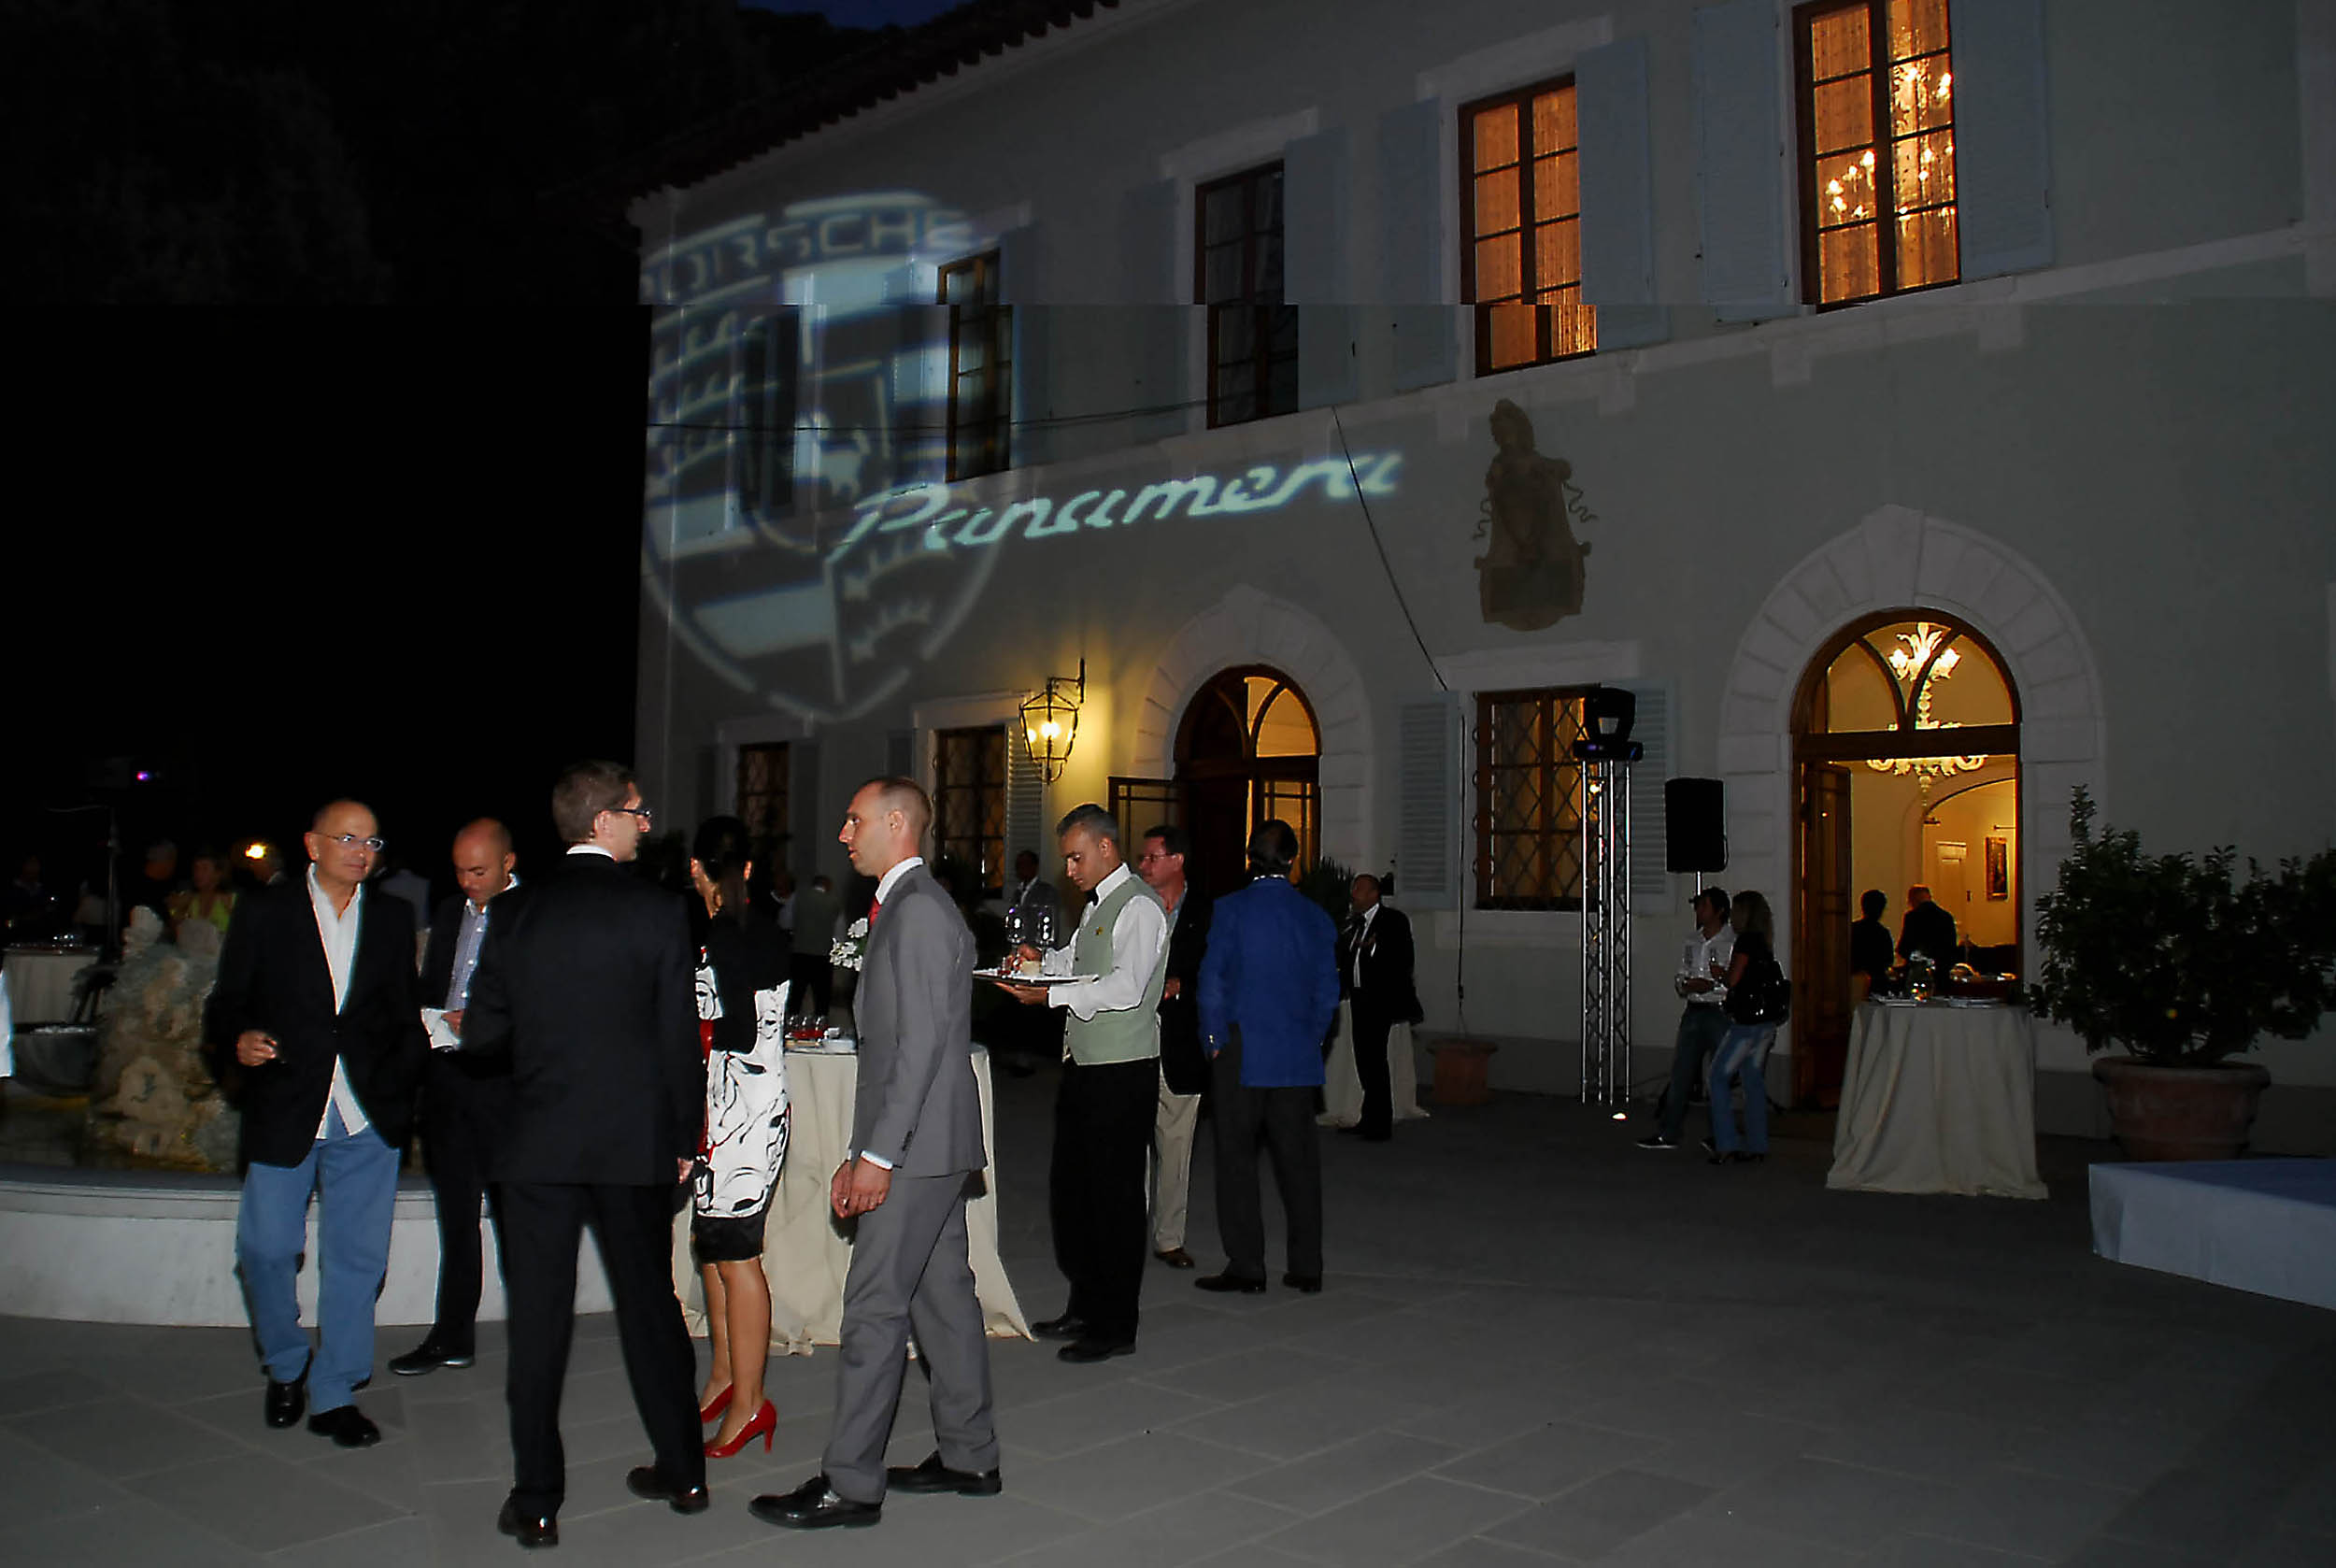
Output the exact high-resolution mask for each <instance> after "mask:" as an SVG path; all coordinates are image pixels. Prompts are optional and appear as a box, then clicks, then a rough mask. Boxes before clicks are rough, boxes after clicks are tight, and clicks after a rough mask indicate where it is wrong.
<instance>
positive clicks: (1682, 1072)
mask: <svg viewBox="0 0 2336 1568" xmlns="http://www.w3.org/2000/svg"><path fill="white" fill-rule="evenodd" d="M1728 1027H1729V1025H1728V1015H1727V1014H1726V1013H1723V1012H1721V1011H1720V1010H1719V1007H1718V1006H1717V1005H1716V1004H1704V1003H1689V1004H1688V1006H1687V1008H1686V1009H1685V1010H1684V1011H1683V1012H1681V1013H1680V1015H1679V1034H1678V1038H1677V1040H1676V1042H1675V1043H1674V1045H1673V1046H1672V1048H1671V1088H1670V1089H1669V1090H1666V1091H1665V1092H1664V1095H1663V1118H1662V1128H1661V1131H1662V1135H1663V1136H1664V1137H1666V1138H1672V1139H1676V1138H1677V1137H1678V1136H1679V1130H1680V1129H1681V1128H1682V1127H1684V1126H1686V1125H1687V1119H1688V1101H1689V1100H1691V1099H1693V1098H1694V1097H1695V1080H1696V1079H1697V1078H1700V1077H1702V1076H1703V1058H1704V1057H1705V1056H1707V1055H1709V1054H1711V1053H1712V1052H1714V1051H1716V1050H1717V1049H1718V1048H1719V1042H1720V1041H1721V1039H1722V1038H1724V1037H1725V1036H1726V1035H1727V1033H1728Z"/></svg>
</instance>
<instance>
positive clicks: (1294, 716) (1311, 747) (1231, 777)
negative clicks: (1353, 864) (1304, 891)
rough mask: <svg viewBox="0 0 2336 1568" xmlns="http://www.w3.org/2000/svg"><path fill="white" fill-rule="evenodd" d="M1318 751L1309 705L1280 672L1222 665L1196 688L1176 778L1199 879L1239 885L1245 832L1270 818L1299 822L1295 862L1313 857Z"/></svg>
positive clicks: (1181, 735)
mask: <svg viewBox="0 0 2336 1568" xmlns="http://www.w3.org/2000/svg"><path fill="white" fill-rule="evenodd" d="M1321 754H1322V736H1321V730H1320V728H1319V726H1318V725H1317V724H1316V722H1315V718H1314V708H1313V706H1312V705H1311V704H1309V703H1308V702H1307V701H1306V698H1305V693H1304V692H1303V691H1299V690H1298V688H1297V686H1296V685H1294V684H1293V683H1292V682H1291V681H1290V678H1289V677H1288V676H1286V675H1283V674H1282V673H1281V672H1280V671H1279V670H1275V669H1269V668H1266V667H1264V666H1261V665H1251V666H1248V667H1246V668H1240V669H1231V670H1227V671H1225V672H1224V673H1223V674H1221V675H1218V677H1215V678H1214V679H1212V680H1210V681H1209V683H1208V684H1207V685H1205V686H1204V687H1202V688H1201V689H1200V691H1197V692H1195V693H1193V697H1192V701H1191V703H1190V704H1189V705H1188V706H1186V708H1185V711H1184V720H1183V722H1182V723H1181V724H1179V725H1178V726H1177V730H1176V781H1177V783H1178V784H1179V785H1180V786H1181V787H1182V792H1183V794H1184V797H1185V799H1186V801H1187V802H1188V803H1189V812H1190V815H1189V818H1188V820H1187V828H1188V830H1189V832H1190V834H1192V853H1193V858H1194V859H1195V860H1197V861H1199V862H1201V864H1200V867H1199V868H1198V869H1199V870H1200V871H1201V873H1202V875H1203V876H1204V878H1205V880H1204V884H1203V885H1204V886H1205V887H1207V888H1208V889H1209V890H1210V891H1212V892H1225V891H1232V889H1234V888H1237V887H1239V886H1240V885H1241V876H1242V868H1243V858H1242V852H1243V848H1244V847H1245V846H1246V844H1247V842H1248V837H1249V830H1250V829H1252V828H1254V827H1256V826H1257V825H1258V824H1259V823H1260V822H1262V821H1264V820H1267V819H1268V818H1273V817H1278V818H1280V819H1281V820H1283V821H1285V822H1288V823H1289V825H1290V826H1291V827H1292V828H1294V829H1296V830H1297V834H1298V856H1299V862H1300V863H1301V864H1307V865H1310V864H1312V863H1313V862H1314V860H1315V858H1316V857H1317V856H1318V854H1319V853H1320V848H1321V845H1320V838H1321V817H1322V791H1321Z"/></svg>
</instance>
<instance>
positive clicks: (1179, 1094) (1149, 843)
mask: <svg viewBox="0 0 2336 1568" xmlns="http://www.w3.org/2000/svg"><path fill="white" fill-rule="evenodd" d="M1190 848H1191V841H1190V840H1189V839H1188V838H1187V837H1186V836H1185V832H1184V830H1183V829H1182V828H1180V827H1177V826H1176V825H1175V824H1174V823H1172V822H1163V823H1161V825H1159V826H1158V827H1155V828H1149V829H1147V830H1146V831H1145V834H1144V848H1143V851H1142V852H1141V853H1140V854H1138V855H1137V856H1136V859H1135V874H1136V875H1137V876H1139V877H1143V878H1144V883H1145V885H1146V886H1147V887H1148V888H1150V889H1151V890H1152V891H1154V892H1156V893H1158V894H1159V895H1160V902H1161V905H1162V906H1163V907H1165V908H1166V909H1167V911H1168V977H1167V978H1166V979H1165V980H1163V981H1161V988H1160V1102H1159V1104H1158V1105H1157V1106H1155V1107H1154V1110H1153V1114H1152V1256H1153V1257H1155V1258H1157V1259H1159V1260H1160V1261H1161V1262H1163V1263H1166V1264H1167V1265H1168V1266H1169V1267H1170V1268H1172V1269H1189V1268H1190V1267H1192V1254H1191V1253H1189V1252H1188V1251H1186V1250H1185V1248H1184V1221H1185V1215H1186V1211H1187V1209H1188V1208H1189V1200H1190V1194H1191V1190H1192V1140H1193V1136H1194V1134H1195V1133H1198V1132H1199V1131H1200V1126H1201V1094H1202V1091H1203V1090H1206V1089H1207V1088H1208V1055H1207V1053H1206V1052H1204V1051H1203V1050H1202V1049H1201V1005H1200V994H1201V989H1200V988H1201V960H1202V958H1203V957H1204V956H1205V955H1206V954H1207V952H1208V916H1209V901H1208V895H1207V894H1206V893H1204V892H1203V891H1200V889H1198V888H1196V887H1194V886H1192V884H1191V883H1190V882H1189V881H1187V880H1186V879H1185V875H1184V868H1185V856H1186V853H1187V851H1188V850H1189V849H1190Z"/></svg>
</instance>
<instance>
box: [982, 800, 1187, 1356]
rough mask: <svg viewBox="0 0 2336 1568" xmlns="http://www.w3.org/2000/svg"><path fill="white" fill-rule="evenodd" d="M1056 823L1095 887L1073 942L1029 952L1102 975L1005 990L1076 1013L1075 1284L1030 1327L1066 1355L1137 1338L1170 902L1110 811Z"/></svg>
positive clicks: (1071, 1049)
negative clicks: (1150, 881) (1134, 859)
mask: <svg viewBox="0 0 2336 1568" xmlns="http://www.w3.org/2000/svg"><path fill="white" fill-rule="evenodd" d="M1056 832H1057V834H1058V835H1059V837H1060V840H1061V846H1062V865H1063V870H1064V872H1065V873H1066V874H1067V875H1068V876H1069V877H1070V878H1071V882H1072V885H1073V886H1075V887H1076V888H1077V889H1078V890H1079V891H1081V892H1083V893H1085V894H1087V905H1086V907H1085V908H1084V909H1082V910H1080V911H1079V919H1078V924H1077V927H1076V929H1075V932H1074V933H1073V934H1072V938H1071V942H1070V945H1069V946H1068V947H1065V948H1057V949H1056V950H1055V951H1053V952H1050V953H1046V954H1043V955H1038V954H1037V949H1036V948H1028V947H1026V948H1023V951H1024V952H1025V953H1026V954H1032V955H1036V956H1040V957H1043V959H1044V972H1045V973H1046V974H1047V976H1061V977H1066V978H1067V977H1069V976H1092V978H1090V979H1083V980H1081V981H1080V982H1079V983H1076V984H1072V985H1058V986H1052V987H1045V988H1042V987H1038V986H1018V985H1007V986H1006V987H1005V988H1004V989H1005V990H1006V991H1007V992H1008V993H1009V994H1011V995H1012V996H1014V997H1015V998H1016V1000H1018V1001H1021V1002H1025V1003H1033V1004H1035V1003H1041V1002H1043V1003H1045V1004H1046V1005H1048V1006H1053V1007H1060V1008H1061V1009H1062V1010H1063V1012H1064V1013H1065V1014H1066V1015H1067V1016H1066V1018H1065V1019H1064V1022H1063V1045H1064V1053H1063V1057H1064V1059H1063V1065H1062V1087H1061V1091H1060V1093H1059V1094H1058V1095H1057V1097H1056V1100H1055V1121H1054V1158H1053V1162H1052V1165H1051V1167H1050V1169H1049V1173H1048V1186H1049V1188H1050V1190H1051V1204H1050V1207H1051V1209H1052V1213H1053V1220H1054V1248H1055V1262H1056V1266H1058V1267H1059V1268H1061V1270H1062V1273H1063V1276H1064V1277H1065V1278H1066V1279H1067V1280H1069V1282H1070V1287H1071V1294H1070V1301H1069V1304H1067V1305H1066V1306H1065V1307H1064V1309H1063V1311H1062V1313H1061V1316H1059V1317H1055V1318H1049V1319H1045V1320H1043V1321H1041V1322H1037V1323H1033V1324H1032V1325H1031V1332H1032V1333H1035V1334H1037V1335H1039V1336H1040V1337H1041V1338H1046V1339H1063V1340H1068V1341H1070V1343H1069V1344H1067V1345H1065V1346H1064V1347H1062V1349H1061V1357H1062V1359H1063V1360H1064V1361H1103V1360H1104V1359H1106V1358H1107V1357H1112V1356H1124V1355H1128V1354H1130V1353H1131V1352H1132V1351H1133V1350H1134V1349H1135V1325H1136V1302H1137V1298H1138V1296H1139V1295H1140V1294H1141V1293H1142V1290H1143V1284H1144V1254H1145V1251H1146V1242H1147V1229H1148V1222H1147V1218H1146V1209H1147V1203H1146V1197H1147V1194H1146V1191H1145V1187H1146V1181H1145V1175H1146V1164H1147V1158H1146V1156H1147V1150H1148V1149H1149V1147H1150V1146H1151V1138H1152V1116H1153V1109H1154V1106H1155V1104H1156V1102H1157V1100H1158V1097H1159V1072H1160V1069H1159V1066H1158V1062H1159V1059H1160V996H1161V986H1162V984H1163V983H1164V981H1165V978H1166V973H1167V962H1168V914H1167V911H1166V910H1165V909H1163V908H1162V907H1161V903H1160V898H1159V896H1158V895H1157V894H1155V893H1154V892H1153V891H1152V890H1151V889H1149V888H1147V887H1146V886H1145V885H1144V883H1143V881H1142V879H1141V878H1139V877H1137V876H1136V875H1135V873H1134V872H1133V871H1132V870H1130V869H1129V867H1128V865H1127V864H1126V862H1125V860H1124V858H1123V856H1122V853H1121V850H1120V837H1119V824H1118V822H1117V821H1116V820H1113V818H1112V815H1111V813H1110V812H1108V811H1105V810H1104V808H1103V807H1102V806H1100V805H1091V804H1090V805H1082V806H1079V807H1078V808H1076V809H1075V810H1074V811H1072V812H1071V813H1070V814H1069V815H1068V816H1066V817H1064V818H1063V819H1062V820H1061V823H1060V824H1058V825H1057V829H1056Z"/></svg>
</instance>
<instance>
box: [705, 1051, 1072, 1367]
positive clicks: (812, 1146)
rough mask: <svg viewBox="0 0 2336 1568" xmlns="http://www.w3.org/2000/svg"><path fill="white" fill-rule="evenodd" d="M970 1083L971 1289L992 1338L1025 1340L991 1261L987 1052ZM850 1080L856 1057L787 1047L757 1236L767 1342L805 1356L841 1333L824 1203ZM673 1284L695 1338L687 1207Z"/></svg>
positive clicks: (840, 1291) (837, 1247)
mask: <svg viewBox="0 0 2336 1568" xmlns="http://www.w3.org/2000/svg"><path fill="white" fill-rule="evenodd" d="M974 1078H975V1081H976V1083H978V1084H979V1085H980V1088H981V1137H982V1147H983V1148H984V1149H986V1150H988V1151H989V1156H990V1163H989V1165H988V1166H987V1167H985V1168H984V1169H983V1171H982V1173H981V1184H982V1192H981V1196H979V1197H978V1198H976V1199H975V1200H974V1201H973V1202H972V1203H970V1204H968V1205H965V1231H966V1243H967V1248H968V1250H969V1251H970V1252H971V1254H972V1261H973V1265H974V1290H975V1293H976V1295H978V1296H979V1297H980V1298H981V1308H982V1318H983V1320H984V1323H985V1325H986V1326H987V1327H988V1329H989V1331H990V1336H991V1337H992V1338H1008V1339H1010V1338H1017V1337H1019V1338H1028V1337H1029V1336H1030V1324H1029V1323H1028V1322H1027V1321H1026V1320H1025V1319H1023V1317H1022V1308H1021V1305H1020V1304H1019V1303H1018V1302H1017V1301H1016V1300H1015V1299H1014V1286H1013V1283H1012V1281H1010V1280H1008V1279H1007V1278H1006V1276H1005V1265H1004V1263H1003V1262H1000V1261H999V1259H998V1176H997V1158H998V1155H997V1133H996V1119H995V1117H994V1116H993V1114H992V1112H991V1108H990V1053H989V1052H988V1051H986V1050H983V1049H982V1048H980V1047H978V1046H976V1048H974ZM859 1082H860V1059H859V1058H858V1057H857V1056H853V1055H851V1054H849V1053H848V1052H842V1053H836V1054H826V1053H822V1052H819V1051H802V1050H791V1051H789V1052H788V1053H787V1093H788V1097H789V1101H790V1103H791V1105H792V1107H793V1109H792V1112H791V1115H792V1117H793V1124H792V1125H791V1127H790V1128H789V1131H788V1145H787V1162H786V1164H785V1165H783V1166H782V1167H780V1170H779V1173H778V1190H777V1191H776V1193H775V1194H773V1196H772V1198H771V1212H770V1217H769V1219H768V1220H767V1221H766V1222H765V1224H764V1228H763V1234H762V1272H763V1273H764V1274H765V1275H766V1276H769V1278H770V1282H771V1343H772V1345H773V1346H774V1347H776V1348H779V1349H783V1350H786V1351H789V1352H790V1353H792V1354H797V1355H808V1354H809V1353H810V1351H811V1347H813V1346H814V1345H833V1344H835V1343H837V1342H838V1340H839V1339H840V1338H841V1336H842V1333H843V1327H844V1275H845V1273H846V1272H847V1271H848V1269H849V1268H850V1267H851V1242H850V1240H849V1238H848V1232H847V1231H846V1230H844V1229H843V1228H841V1227H839V1226H838V1225H837V1223H836V1220H835V1216H834V1214H833V1211H832V1210H831V1209H830V1208H829V1207H828V1180H829V1178H830V1177H832V1176H834V1174H835V1167H836V1166H837V1165H839V1164H841V1163H843V1160H844V1148H845V1146H846V1145H848V1143H850V1141H851V1109H852V1105H851V1102H852V1092H853V1090H855V1088H857V1086H858V1084H859ZM674 1280H675V1286H676V1288H677V1290H679V1291H680V1294H681V1301H682V1304H683V1306H684V1307H685V1308H686V1309H687V1316H688V1318H689V1320H690V1332H691V1333H705V1288H704V1287H703V1286H702V1285H701V1284H700V1282H699V1280H698V1271H697V1266H696V1264H695V1262H693V1261H692V1260H691V1256H690V1211H689V1209H688V1208H687V1207H686V1206H685V1207H684V1208H683V1210H682V1212H681V1216H680V1218H679V1219H678V1220H677V1222H676V1224H675V1227H674Z"/></svg>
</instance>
